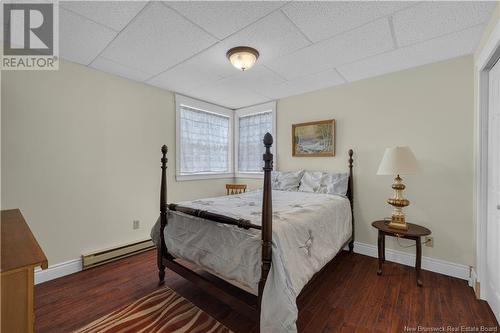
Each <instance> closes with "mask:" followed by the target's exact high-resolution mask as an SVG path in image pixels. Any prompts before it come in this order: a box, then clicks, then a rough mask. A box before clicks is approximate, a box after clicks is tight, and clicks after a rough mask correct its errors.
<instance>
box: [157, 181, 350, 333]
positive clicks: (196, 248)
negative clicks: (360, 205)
mask: <svg viewBox="0 0 500 333" xmlns="http://www.w3.org/2000/svg"><path fill="white" fill-rule="evenodd" d="M272 196H273V198H272V199H273V256H272V266H271V271H270V272H269V276H268V278H267V281H266V286H265V288H264V294H263V299H262V311H261V321H260V325H261V330H260V331H261V332H263V333H264V332H296V331H297V328H296V325H295V322H296V320H297V314H298V310H297V305H296V298H297V296H298V295H299V293H300V291H301V290H302V288H303V287H304V285H305V284H306V283H307V282H308V281H309V280H310V279H311V277H312V276H313V275H314V273H316V272H318V271H319V270H320V269H321V268H322V267H323V266H324V265H325V264H326V263H328V262H329V261H330V260H331V259H332V258H333V257H334V256H335V254H336V253H337V252H338V251H339V250H340V248H341V246H342V245H343V244H344V243H345V242H346V241H347V240H348V239H349V237H350V236H351V232H352V226H351V210H350V203H349V200H348V199H346V198H344V197H341V196H337V195H330V194H318V193H304V192H287V191H273V193H272ZM179 205H180V206H185V207H192V208H196V209H203V210H208V211H211V212H214V213H220V214H224V215H227V216H232V217H238V218H244V219H248V220H250V221H251V222H252V223H253V224H258V225H260V224H261V209H262V191H261V190H259V191H252V192H247V193H245V194H241V195H231V196H223V197H217V198H209V199H202V200H196V201H188V202H180V203H179ZM158 231H159V222H157V223H156V225H155V227H153V230H152V232H151V236H152V239H153V240H154V241H155V243H157V244H158V240H159V233H158ZM165 243H166V246H167V248H168V251H169V252H170V253H171V254H172V255H174V256H175V257H179V258H183V259H187V260H188V261H191V262H193V263H195V264H197V265H199V266H201V267H203V268H205V269H207V270H209V271H211V272H213V273H215V274H216V275H218V276H219V277H222V278H224V279H225V280H227V281H228V282H231V283H233V284H235V285H237V286H239V287H243V288H244V289H246V290H247V291H250V292H252V293H254V294H257V286H258V281H259V278H260V264H261V233H260V230H254V229H249V230H245V229H241V228H238V227H236V226H230V225H224V224H220V223H215V222H211V221H206V220H203V219H201V218H197V217H193V216H189V215H186V214H182V213H178V212H169V215H168V225H167V226H166V228H165Z"/></svg>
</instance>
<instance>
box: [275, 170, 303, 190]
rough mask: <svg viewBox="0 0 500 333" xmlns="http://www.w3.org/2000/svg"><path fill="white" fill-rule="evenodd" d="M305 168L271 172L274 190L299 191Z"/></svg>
mask: <svg viewBox="0 0 500 333" xmlns="http://www.w3.org/2000/svg"><path fill="white" fill-rule="evenodd" d="M303 173H304V171H303V170H299V171H273V172H272V173H271V186H272V189H273V190H281V191H297V190H298V189H299V184H300V179H301V178H302V174H303Z"/></svg>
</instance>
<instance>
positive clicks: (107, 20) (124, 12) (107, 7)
mask: <svg viewBox="0 0 500 333" xmlns="http://www.w3.org/2000/svg"><path fill="white" fill-rule="evenodd" d="M146 3H147V2H146V1H61V2H60V3H59V4H60V5H61V7H63V8H65V9H68V10H70V11H73V12H75V13H78V14H80V15H83V16H85V17H86V18H89V19H91V20H93V21H95V22H97V23H100V24H103V25H105V26H107V27H109V28H111V29H114V30H116V31H120V30H122V29H123V28H124V27H125V26H126V25H127V23H128V22H130V20H131V19H132V18H133V17H134V16H135V15H137V13H139V11H140V10H141V9H142V8H143V7H144V6H145V5H146Z"/></svg>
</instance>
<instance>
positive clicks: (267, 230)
mask: <svg viewBox="0 0 500 333" xmlns="http://www.w3.org/2000/svg"><path fill="white" fill-rule="evenodd" d="M272 144H273V136H272V135H271V134H270V133H266V135H264V146H265V147H266V152H265V153H264V155H263V156H262V157H263V159H264V168H263V170H264V193H263V195H262V266H261V274H260V281H259V295H258V302H259V304H258V305H259V308H260V304H261V301H262V294H263V292H264V286H265V285H266V279H267V275H268V274H269V270H270V269H271V261H272V240H273V236H272V234H273V206H272V205H273V199H272V187H271V171H272V170H273V154H271V146H272Z"/></svg>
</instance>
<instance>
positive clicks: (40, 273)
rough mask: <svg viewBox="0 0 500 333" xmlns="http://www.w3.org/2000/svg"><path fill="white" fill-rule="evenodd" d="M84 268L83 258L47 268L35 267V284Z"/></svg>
mask: <svg viewBox="0 0 500 333" xmlns="http://www.w3.org/2000/svg"><path fill="white" fill-rule="evenodd" d="M81 270H82V259H80V258H79V259H73V260H69V261H65V262H61V263H59V264H55V265H52V266H49V268H47V269H44V270H42V269H40V268H37V269H35V284H39V283H43V282H46V281H50V280H53V279H57V278H59V277H62V276H65V275H69V274H73V273H76V272H80V271H81Z"/></svg>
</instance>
